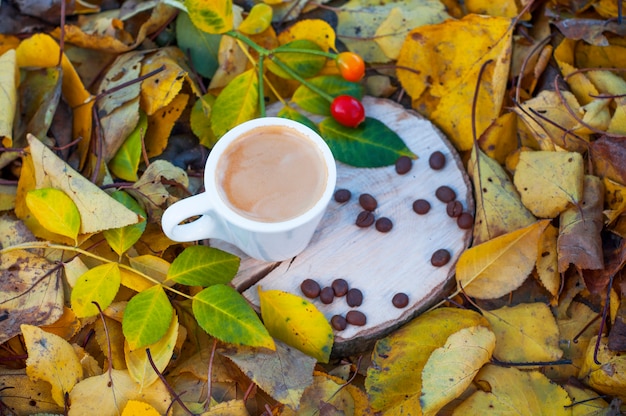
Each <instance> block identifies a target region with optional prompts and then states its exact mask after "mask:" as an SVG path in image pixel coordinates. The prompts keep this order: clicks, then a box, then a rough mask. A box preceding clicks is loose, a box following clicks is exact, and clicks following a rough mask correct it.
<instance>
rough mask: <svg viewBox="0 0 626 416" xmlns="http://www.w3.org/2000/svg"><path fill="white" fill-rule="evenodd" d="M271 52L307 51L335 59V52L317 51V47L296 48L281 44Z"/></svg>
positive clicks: (310, 53)
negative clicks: (285, 46) (284, 46)
mask: <svg viewBox="0 0 626 416" xmlns="http://www.w3.org/2000/svg"><path fill="white" fill-rule="evenodd" d="M272 52H273V53H276V52H282V53H308V54H309V55H318V56H323V57H325V58H329V59H333V60H334V59H337V54H336V53H332V52H325V51H318V50H317V49H298V48H283V47H282V46H279V47H277V48H276V49H274V50H273V51H272Z"/></svg>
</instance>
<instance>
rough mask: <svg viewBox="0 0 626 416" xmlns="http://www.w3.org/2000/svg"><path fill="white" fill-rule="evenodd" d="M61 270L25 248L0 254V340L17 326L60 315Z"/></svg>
mask: <svg viewBox="0 0 626 416" xmlns="http://www.w3.org/2000/svg"><path fill="white" fill-rule="evenodd" d="M63 298H64V296H63V288H62V283H61V269H59V268H58V267H57V266H56V265H55V264H53V263H51V262H49V261H48V260H46V259H45V258H43V257H40V256H37V255H35V254H32V253H30V252H28V251H25V250H12V251H8V252H5V253H1V254H0V343H4V342H5V341H7V340H8V339H9V338H11V337H13V336H15V335H17V334H19V333H20V325H22V324H31V325H46V324H52V323H54V322H55V321H57V320H58V319H59V318H60V317H61V315H63Z"/></svg>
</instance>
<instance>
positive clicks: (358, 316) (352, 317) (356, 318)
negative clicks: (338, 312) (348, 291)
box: [346, 311, 367, 326]
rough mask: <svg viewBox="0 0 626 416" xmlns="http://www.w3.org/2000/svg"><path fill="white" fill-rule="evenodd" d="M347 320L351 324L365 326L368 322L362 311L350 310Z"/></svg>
mask: <svg viewBox="0 0 626 416" xmlns="http://www.w3.org/2000/svg"><path fill="white" fill-rule="evenodd" d="M346 321H348V323H349V324H350V325H356V326H363V325H365V324H366V323H367V318H366V317H365V314H364V313H363V312H361V311H349V312H348V313H347V314H346Z"/></svg>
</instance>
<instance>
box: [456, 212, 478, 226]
mask: <svg viewBox="0 0 626 416" xmlns="http://www.w3.org/2000/svg"><path fill="white" fill-rule="evenodd" d="M456 224H457V225H458V226H459V228H461V229H463V230H468V229H470V228H472V227H473V226H474V216H473V215H472V214H470V213H469V212H464V213H462V214H461V215H459V218H457V219H456Z"/></svg>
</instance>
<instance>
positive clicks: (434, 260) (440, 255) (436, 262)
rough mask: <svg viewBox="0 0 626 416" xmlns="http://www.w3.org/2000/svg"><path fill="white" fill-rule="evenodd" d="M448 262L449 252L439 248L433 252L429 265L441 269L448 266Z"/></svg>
mask: <svg viewBox="0 0 626 416" xmlns="http://www.w3.org/2000/svg"><path fill="white" fill-rule="evenodd" d="M449 261H450V252H449V251H448V250H446V249H443V248H440V249H439V250H437V251H435V252H434V253H433V255H432V257H431V258H430V263H431V264H432V265H433V266H435V267H441V266H445V265H446V264H448V262H449Z"/></svg>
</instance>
